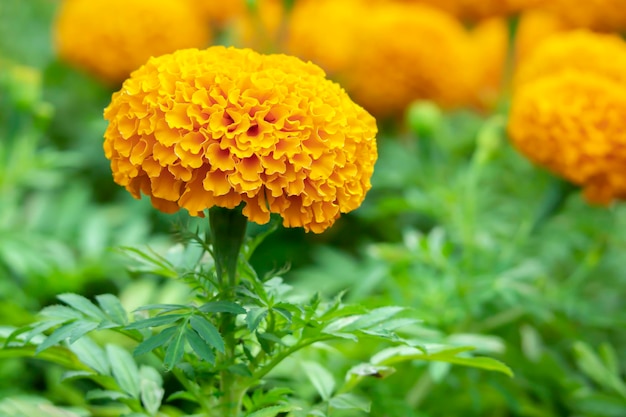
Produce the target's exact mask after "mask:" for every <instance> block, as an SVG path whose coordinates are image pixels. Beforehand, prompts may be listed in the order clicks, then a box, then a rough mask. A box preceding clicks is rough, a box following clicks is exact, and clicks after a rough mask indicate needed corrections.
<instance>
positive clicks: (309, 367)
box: [300, 361, 335, 401]
mask: <svg viewBox="0 0 626 417" xmlns="http://www.w3.org/2000/svg"><path fill="white" fill-rule="evenodd" d="M300 365H301V366H302V369H303V370H304V373H305V374H306V376H307V377H308V378H309V380H310V381H311V383H312V384H313V386H314V387H315V389H316V390H317V392H318V393H319V395H320V397H322V399H323V400H324V401H328V400H329V399H330V397H331V395H332V394H333V391H334V390H335V379H334V378H333V376H332V374H331V373H330V372H328V370H326V368H324V367H323V366H322V365H320V364H319V363H317V362H311V361H302V362H301V364H300Z"/></svg>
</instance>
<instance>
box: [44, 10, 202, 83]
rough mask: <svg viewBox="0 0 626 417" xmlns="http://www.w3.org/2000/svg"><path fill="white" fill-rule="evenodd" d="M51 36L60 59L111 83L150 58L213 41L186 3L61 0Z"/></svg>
mask: <svg viewBox="0 0 626 417" xmlns="http://www.w3.org/2000/svg"><path fill="white" fill-rule="evenodd" d="M54 35H55V40H56V48H57V50H58V54H59V56H60V57H61V58H62V59H63V60H65V61H67V62H68V63H70V64H72V65H75V66H76V67H78V68H81V69H84V70H85V71H87V72H90V73H92V74H94V75H96V76H97V77H99V78H101V79H103V80H104V81H107V82H110V83H119V82H121V81H123V80H124V79H125V78H126V77H128V75H129V74H130V73H131V71H133V70H135V69H136V68H139V66H141V65H142V64H143V63H145V62H146V61H147V60H148V58H149V57H150V56H158V55H162V54H164V53H169V52H173V51H175V50H177V49H181V48H191V47H204V46H206V45H207V44H208V43H209V41H210V38H211V35H210V31H209V28H208V26H207V25H206V23H205V22H204V21H203V19H202V18H201V16H200V15H199V14H198V13H197V12H196V10H195V8H194V7H193V4H192V3H191V2H190V1H187V0H132V1H127V0H64V1H63V2H62V3H61V6H60V8H59V10H58V14H57V18H56V22H55V25H54Z"/></svg>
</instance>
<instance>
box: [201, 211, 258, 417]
mask: <svg viewBox="0 0 626 417" xmlns="http://www.w3.org/2000/svg"><path fill="white" fill-rule="evenodd" d="M209 224H210V227H211V244H212V245H213V259H214V261H215V273H216V275H217V281H218V282H219V283H220V292H221V294H220V296H221V298H222V299H226V300H233V299H234V297H235V287H236V286H237V278H238V277H237V263H238V259H239V252H240V250H241V246H242V245H243V241H244V237H245V235H246V226H247V224H248V222H247V219H246V217H245V216H244V215H243V213H242V212H241V207H238V208H235V209H225V208H222V207H212V208H210V209H209ZM220 330H221V333H222V335H223V337H224V344H225V345H226V346H225V353H224V362H225V363H224V364H225V365H226V366H225V367H224V370H223V371H221V373H220V389H221V391H222V397H221V399H220V407H219V409H220V412H221V413H222V414H221V416H223V417H231V416H232V417H236V416H237V415H239V412H240V410H241V403H242V397H243V395H244V394H245V392H246V387H245V386H244V384H241V383H240V381H239V378H238V377H237V375H235V374H233V373H232V372H231V371H230V370H229V369H228V365H234V364H235V360H236V352H235V350H236V348H237V340H236V338H235V331H236V325H235V320H234V317H233V315H232V314H223V315H222V323H221V325H220Z"/></svg>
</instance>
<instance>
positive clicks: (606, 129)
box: [508, 70, 626, 204]
mask: <svg viewBox="0 0 626 417" xmlns="http://www.w3.org/2000/svg"><path fill="white" fill-rule="evenodd" d="M625 120H626V88H625V87H624V84H623V83H619V82H616V81H615V80H613V79H610V78H608V77H604V76H602V75H597V74H593V73H591V72H585V71H580V70H567V71H563V72H560V73H556V74H553V75H549V76H545V77H543V78H539V79H536V80H534V81H530V82H528V83H527V84H524V85H523V87H522V88H520V89H519V90H518V91H517V92H516V94H515V95H514V97H513V101H512V106H511V113H510V120H509V127H508V130H509V135H510V137H511V139H512V141H513V143H514V144H515V146H516V147H517V148H518V149H519V150H520V151H521V152H522V153H523V154H525V155H526V156H527V157H528V158H529V159H531V160H532V161H533V162H535V163H536V164H538V165H541V166H544V167H546V168H547V169H549V170H551V171H552V172H554V173H556V174H558V175H560V176H563V177H564V178H566V179H568V180H569V181H571V182H573V183H575V184H578V185H580V186H582V187H583V189H584V193H585V197H586V198H587V200H588V201H590V202H591V203H596V204H608V203H610V202H611V201H612V200H614V199H623V198H626V130H625V129H624V121H625Z"/></svg>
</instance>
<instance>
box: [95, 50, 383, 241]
mask: <svg viewBox="0 0 626 417" xmlns="http://www.w3.org/2000/svg"><path fill="white" fill-rule="evenodd" d="M104 116H105V119H107V120H108V121H109V126H108V128H107V130H106V133H105V142H104V150H105V154H106V156H107V158H109V159H110V160H111V168H112V170H113V176H114V180H115V181H116V182H117V183H118V184H120V185H122V186H125V187H126V189H127V190H128V191H129V192H130V193H131V194H132V195H133V196H135V197H136V198H139V197H140V194H141V193H143V194H145V195H148V196H150V197H151V200H152V203H153V205H154V206H155V207H157V208H158V209H160V210H162V211H165V212H174V211H177V210H178V209H179V208H180V207H182V208H185V209H187V210H188V211H189V213H191V214H192V215H202V213H203V210H205V209H207V208H210V207H212V206H220V207H226V208H234V207H236V206H238V205H240V204H241V203H245V207H244V208H243V213H244V215H245V216H247V217H248V219H249V220H251V221H253V222H256V223H265V222H267V221H268V220H269V217H270V213H278V214H280V215H281V216H282V218H283V224H284V225H285V226H287V227H304V228H305V229H306V230H307V231H313V232H316V233H319V232H321V231H323V230H324V229H326V228H327V227H329V226H330V225H331V224H333V222H334V221H335V220H336V219H337V218H338V217H339V215H340V213H346V212H349V211H351V210H354V209H355V208H357V207H358V206H359V205H360V204H361V202H362V201H363V199H364V197H365V193H366V192H367V191H368V190H369V188H370V187H371V184H370V177H371V175H372V172H373V168H374V163H375V161H376V158H377V151H376V141H375V135H376V122H375V120H374V119H373V117H372V116H370V115H369V114H368V113H367V112H366V111H365V110H363V109H362V108H361V107H359V106H357V105H356V104H354V103H353V102H352V101H351V100H350V98H349V97H348V95H347V94H346V93H345V91H344V90H343V89H342V88H341V87H340V86H339V85H338V84H335V83H333V82H331V81H329V80H327V79H326V78H325V74H324V72H323V71H322V70H321V69H320V68H319V67H317V66H316V65H314V64H311V63H304V62H303V61H300V60H299V59H297V58H295V57H290V56H286V55H261V54H258V53H256V52H254V51H252V50H250V49H235V48H225V47H211V48H209V49H206V50H202V51H199V50H196V49H189V50H180V51H177V52H175V53H173V54H170V55H164V56H161V57H158V58H152V59H150V60H149V61H148V63H147V64H146V65H144V66H143V67H141V68H140V69H138V70H137V71H135V72H134V73H133V74H132V75H131V77H130V78H129V79H128V80H126V81H125V82H124V84H123V86H122V89H121V90H120V91H119V92H117V93H115V94H114V95H113V98H112V101H111V104H110V105H109V106H108V107H107V109H106V110H105V113H104Z"/></svg>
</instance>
